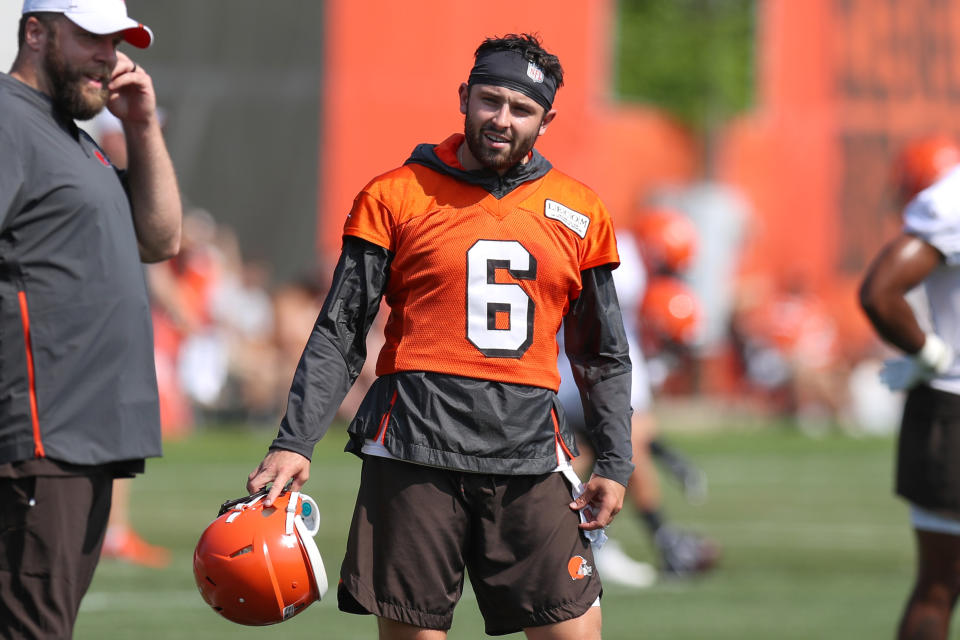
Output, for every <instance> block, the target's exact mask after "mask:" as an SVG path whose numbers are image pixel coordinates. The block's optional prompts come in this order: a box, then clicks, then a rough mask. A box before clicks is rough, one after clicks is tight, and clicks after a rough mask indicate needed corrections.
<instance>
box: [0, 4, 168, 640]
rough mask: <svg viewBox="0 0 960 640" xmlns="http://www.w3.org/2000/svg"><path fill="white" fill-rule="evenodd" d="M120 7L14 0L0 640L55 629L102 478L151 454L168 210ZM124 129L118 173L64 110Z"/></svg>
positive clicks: (0, 194) (71, 614)
mask: <svg viewBox="0 0 960 640" xmlns="http://www.w3.org/2000/svg"><path fill="white" fill-rule="evenodd" d="M152 40H153V34H152V33H151V32H150V30H149V29H147V28H146V27H144V26H143V25H140V24H138V23H137V22H135V21H134V20H131V19H130V18H129V17H128V16H127V12H126V5H125V4H124V3H123V1H122V0H72V1H69V0H26V2H24V5H23V15H22V17H21V20H20V27H19V34H18V46H19V50H18V53H17V57H16V59H15V61H14V63H13V67H12V68H11V70H10V73H9V75H6V74H0V113H2V114H3V117H2V118H0V148H2V149H3V150H4V151H5V153H4V154H3V157H2V159H0V164H2V166H0V493H2V495H3V496H4V498H3V500H0V636H3V637H13V638H67V637H70V636H71V635H72V632H73V625H74V621H75V620H76V615H77V611H78V608H79V606H80V600H81V599H82V597H83V595H84V593H85V592H86V590H87V588H88V587H89V585H90V580H91V579H92V577H93V572H94V569H95V567H96V564H97V560H98V558H99V555H100V548H101V544H102V542H103V536H104V531H105V528H106V524H107V515H108V513H109V509H110V502H111V486H112V483H113V480H114V478H116V477H124V476H132V475H134V474H136V473H140V472H142V471H143V469H144V460H145V459H146V458H148V457H153V456H159V455H160V453H161V447H160V433H161V432H160V421H159V409H158V402H157V383H156V373H155V369H154V362H153V335H152V327H151V321H150V313H149V301H148V297H147V291H146V286H145V282H144V275H143V268H142V264H141V263H142V262H154V261H158V260H163V259H166V258H169V257H171V256H172V255H174V254H176V252H177V250H178V248H179V243H180V219H181V207H180V197H179V192H178V188H177V182H176V177H175V175H174V171H173V166H172V163H171V161H170V156H169V154H168V153H167V149H166V145H165V144H164V141H163V137H162V134H161V132H160V125H159V122H158V119H157V112H156V99H155V96H154V90H153V83H152V81H151V79H150V76H149V75H147V73H146V72H145V71H144V70H143V69H142V68H140V67H138V66H137V64H136V63H134V62H133V61H132V60H131V59H130V58H128V57H127V56H126V55H124V54H123V53H120V52H119V51H118V50H117V47H118V45H120V44H121V43H122V42H124V41H127V42H128V43H130V44H132V45H134V46H136V47H140V48H144V47H147V46H149V45H150V44H151V43H152ZM104 107H107V108H109V109H110V111H111V112H112V113H113V114H114V115H115V116H117V117H118V118H119V119H120V120H121V122H122V123H123V127H124V133H125V135H126V138H127V152H128V156H129V158H128V161H129V169H128V170H127V171H118V170H116V169H115V168H114V167H113V166H112V165H111V163H110V160H109V158H108V157H107V156H106V154H105V153H104V152H103V151H102V150H101V149H100V148H99V147H98V146H97V145H96V144H95V143H94V142H93V140H92V139H91V138H90V137H89V136H87V135H86V134H85V133H84V132H83V131H82V130H80V129H79V128H78V127H77V125H76V123H75V120H86V119H89V118H92V117H93V116H94V115H96V114H97V113H98V112H100V111H101V110H102V109H103V108H104Z"/></svg>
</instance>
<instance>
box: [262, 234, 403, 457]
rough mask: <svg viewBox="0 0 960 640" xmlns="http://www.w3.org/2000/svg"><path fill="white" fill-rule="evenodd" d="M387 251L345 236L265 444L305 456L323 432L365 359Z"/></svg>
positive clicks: (384, 281)
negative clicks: (276, 426)
mask: <svg viewBox="0 0 960 640" xmlns="http://www.w3.org/2000/svg"><path fill="white" fill-rule="evenodd" d="M392 257H393V256H392V254H391V253H390V252H389V251H388V250H387V249H384V248H383V247H381V246H378V245H375V244H373V243H371V242H367V241H366V240H361V239H359V238H354V237H352V236H345V237H344V240H343V250H342V251H341V253H340V260H339V261H338V262H337V268H336V270H335V271H334V274H333V282H332V284H331V285H330V291H329V292H328V293H327V298H326V300H324V303H323V308H322V309H321V310H320V315H319V316H318V317H317V322H316V324H315V325H314V327H313V331H312V332H311V333H310V337H309V339H308V340H307V346H306V347H305V348H304V350H303V355H301V356H300V362H299V363H298V364H297V370H296V372H295V373H294V375H293V383H292V385H291V386H290V395H289V396H288V398H287V412H286V415H284V417H283V419H282V420H281V421H280V432H279V433H278V434H277V438H276V439H275V440H274V441H273V443H272V444H271V445H270V448H271V449H287V450H290V451H295V452H297V453H300V454H302V455H304V456H306V457H308V458H309V457H311V455H312V454H313V446H314V445H315V444H316V443H317V441H318V440H320V438H322V437H323V435H324V434H325V433H326V432H327V428H329V426H330V423H331V422H333V419H334V417H335V416H336V413H337V409H338V408H339V407H340V403H341V402H343V398H344V396H346V395H347V392H348V391H349V390H350V387H352V386H353V383H354V381H355V380H356V379H357V376H358V375H360V370H361V369H362V368H363V363H364V361H366V358H367V346H366V337H367V332H368V331H369V330H370V326H371V325H372V324H373V321H374V319H375V318H376V317H377V311H378V310H379V309H380V299H381V297H382V296H383V291H384V288H385V287H386V284H387V276H388V274H389V273H390V260H391V259H392Z"/></svg>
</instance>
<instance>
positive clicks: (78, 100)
mask: <svg viewBox="0 0 960 640" xmlns="http://www.w3.org/2000/svg"><path fill="white" fill-rule="evenodd" d="M43 69H44V71H45V72H46V74H47V77H48V78H49V79H50V90H51V95H50V98H51V99H52V100H53V106H54V108H55V109H56V110H57V111H58V112H59V113H61V114H63V115H65V116H67V117H69V118H73V119H75V120H89V119H90V118H92V117H93V116H95V115H97V114H98V113H100V112H101V111H102V110H103V108H104V107H105V106H106V104H107V98H109V97H110V91H109V90H108V89H107V83H108V82H109V81H110V72H111V70H110V69H109V68H107V67H106V65H92V66H90V67H88V68H86V69H81V68H78V67H74V66H71V65H70V64H69V63H68V62H67V60H66V58H65V57H64V55H63V52H62V51H61V50H60V42H59V38H58V37H56V36H54V37H51V38H50V39H49V40H48V41H47V49H46V51H44V55H43ZM91 75H92V76H95V77H96V76H98V77H100V78H101V80H102V83H101V86H100V89H99V90H97V89H92V88H91V87H90V86H89V85H88V82H89V80H90V78H89V76H91Z"/></svg>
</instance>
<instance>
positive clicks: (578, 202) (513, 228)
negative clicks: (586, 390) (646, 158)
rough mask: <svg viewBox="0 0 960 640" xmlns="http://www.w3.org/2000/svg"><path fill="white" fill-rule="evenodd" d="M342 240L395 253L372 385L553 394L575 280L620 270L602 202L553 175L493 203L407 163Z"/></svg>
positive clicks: (365, 197) (375, 193)
mask: <svg viewBox="0 0 960 640" xmlns="http://www.w3.org/2000/svg"><path fill="white" fill-rule="evenodd" d="M462 139H463V137H462V136H460V135H455V136H451V137H450V138H448V139H447V140H446V141H445V142H444V143H442V144H441V145H440V146H439V147H438V148H437V155H438V156H441V157H443V158H452V157H453V154H452V153H451V152H450V150H451V148H452V149H453V150H455V149H456V145H457V144H459V141H460V140H462ZM441 152H445V153H441ZM344 233H345V234H346V235H351V236H356V237H359V238H363V239H364V240H367V241H369V242H373V243H374V244H377V245H380V246H382V247H385V248H387V249H389V250H390V251H391V252H392V253H393V254H394V257H393V262H392V263H391V267H390V278H389V281H388V283H387V290H386V292H385V300H386V302H387V304H388V305H389V306H390V316H389V318H388V320H387V325H386V328H385V330H384V333H385V339H386V342H385V344H384V347H383V349H382V350H381V351H380V356H379V359H378V360H377V368H376V372H377V375H386V374H390V373H396V372H398V371H433V372H439V373H445V374H450V375H457V376H466V377H471V378H480V379H485V380H495V381H499V382H508V383H515V384H524V385H533V386H538V387H546V388H549V389H553V390H556V389H557V387H558V386H559V384H560V375H559V373H558V371H557V341H556V335H557V331H558V329H559V328H560V324H561V322H562V320H563V316H564V315H565V314H566V312H567V310H568V308H569V305H570V302H571V301H572V300H574V299H576V298H577V297H578V296H579V295H580V290H581V281H580V272H581V271H583V270H586V269H590V268H592V267H597V266H601V265H605V264H612V265H613V266H616V265H617V264H618V262H619V258H618V256H617V248H616V240H615V238H614V231H613V225H612V222H611V220H610V216H609V213H608V212H607V210H606V208H605V207H604V205H603V203H602V202H601V201H600V199H599V198H598V197H597V195H596V194H595V193H594V192H593V191H591V190H590V189H589V188H588V187H586V186H585V185H583V184H581V183H580V182H577V181H576V180H574V179H572V178H570V177H568V176H566V175H564V174H562V173H560V172H559V171H557V170H555V169H551V170H550V171H549V172H548V173H547V174H546V175H544V176H543V177H541V178H538V179H536V180H532V181H530V182H526V183H523V184H521V185H520V186H518V187H517V188H516V189H514V190H513V191H511V192H510V193H508V194H507V195H506V196H504V197H503V198H501V199H497V198H495V197H494V196H493V195H491V194H490V193H489V192H487V191H486V190H484V189H483V188H481V187H478V186H473V185H470V184H466V183H464V182H461V181H459V180H456V179H455V178H452V177H450V176H447V175H444V174H441V173H438V172H437V171H434V170H432V169H429V168H427V167H425V166H423V165H420V164H407V165H405V166H403V167H400V168H398V169H395V170H393V171H390V172H389V173H386V174H384V175H382V176H379V177H377V178H375V179H374V180H372V181H371V182H370V184H368V185H367V186H366V187H365V188H364V190H363V191H361V192H360V194H359V195H358V196H357V198H356V200H355V201H354V205H353V209H352V210H351V212H350V215H349V216H348V217H347V220H346V224H345V225H344Z"/></svg>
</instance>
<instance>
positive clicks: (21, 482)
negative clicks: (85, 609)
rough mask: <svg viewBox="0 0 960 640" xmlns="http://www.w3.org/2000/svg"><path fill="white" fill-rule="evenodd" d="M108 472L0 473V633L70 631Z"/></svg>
mask: <svg viewBox="0 0 960 640" xmlns="http://www.w3.org/2000/svg"><path fill="white" fill-rule="evenodd" d="M112 487H113V477H112V476H111V475H109V474H107V473H104V472H102V471H96V470H93V469H91V471H90V472H89V473H88V474H87V475H59V476H46V475H28V476H20V477H0V496H3V498H2V499H0V620H2V621H3V622H2V628H0V636H2V637H4V638H70V637H72V635H73V625H74V622H75V621H76V617H77V611H78V610H79V608H80V600H81V599H82V598H83V595H84V593H86V591H87V588H88V587H89V586H90V581H91V580H92V579H93V572H94V569H95V568H96V566H97V561H98V560H99V559H100V547H101V545H102V543H103V534H104V531H106V526H107V517H108V516H109V514H110V500H111V496H112Z"/></svg>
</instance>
